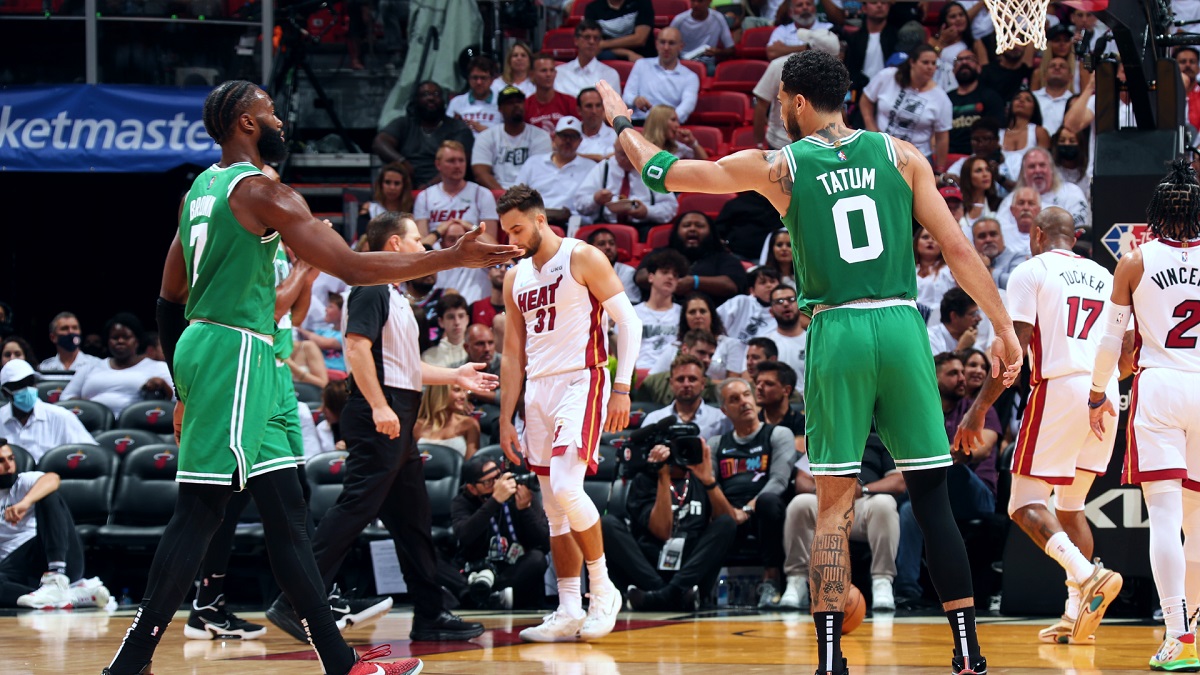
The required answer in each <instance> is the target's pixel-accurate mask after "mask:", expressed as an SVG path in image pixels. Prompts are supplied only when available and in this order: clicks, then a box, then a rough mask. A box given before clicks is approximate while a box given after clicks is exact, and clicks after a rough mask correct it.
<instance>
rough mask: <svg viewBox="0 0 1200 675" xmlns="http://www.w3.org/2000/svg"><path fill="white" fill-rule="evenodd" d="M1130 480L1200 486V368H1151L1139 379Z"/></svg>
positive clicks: (1126, 475)
mask: <svg viewBox="0 0 1200 675" xmlns="http://www.w3.org/2000/svg"><path fill="white" fill-rule="evenodd" d="M1129 420H1130V422H1129V426H1128V436H1129V438H1128V439H1127V447H1126V450H1125V470H1124V471H1123V472H1122V474H1123V475H1122V479H1123V480H1124V482H1126V483H1132V484H1134V485H1140V484H1142V483H1144V482H1149V481H1156V480H1177V479H1178V480H1182V481H1183V486H1184V487H1185V488H1188V489H1189V490H1197V491H1200V373H1192V372H1186V371H1181V370H1173V369H1171V368H1148V369H1146V370H1143V371H1142V372H1140V373H1138V374H1137V376H1135V377H1134V378H1133V390H1132V392H1131V395H1130V401H1129Z"/></svg>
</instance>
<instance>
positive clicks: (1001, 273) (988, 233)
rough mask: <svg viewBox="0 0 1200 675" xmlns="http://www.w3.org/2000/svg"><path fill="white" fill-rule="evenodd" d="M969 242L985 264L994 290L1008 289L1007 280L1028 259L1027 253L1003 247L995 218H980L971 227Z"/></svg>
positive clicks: (998, 222) (1002, 239) (1002, 235)
mask: <svg viewBox="0 0 1200 675" xmlns="http://www.w3.org/2000/svg"><path fill="white" fill-rule="evenodd" d="M971 235H972V236H971V241H972V242H974V244H975V250H976V251H978V252H979V255H981V256H983V258H984V259H985V260H986V262H987V267H988V271H989V272H991V273H992V280H993V281H995V282H996V288H999V289H1000V290H1004V289H1006V288H1008V278H1009V277H1010V276H1012V272H1013V270H1015V269H1016V268H1017V265H1020V264H1021V263H1023V262H1025V261H1026V260H1028V259H1029V255H1028V253H1025V252H1023V251H1021V250H1019V249H1018V250H1014V249H1010V248H1008V247H1007V246H1005V245H1004V234H1003V233H1002V232H1001V231H1000V221H998V220H996V219H995V218H980V219H979V220H977V221H975V224H974V225H972V226H971Z"/></svg>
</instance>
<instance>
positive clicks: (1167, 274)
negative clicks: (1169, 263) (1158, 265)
mask: <svg viewBox="0 0 1200 675" xmlns="http://www.w3.org/2000/svg"><path fill="white" fill-rule="evenodd" d="M1150 280H1151V281H1153V282H1154V285H1156V286H1158V289H1159V290H1160V291H1161V290H1164V289H1166V288H1167V287H1168V286H1176V285H1178V284H1187V285H1189V286H1200V267H1180V268H1178V270H1176V268H1173V267H1168V268H1166V269H1165V270H1163V271H1161V272H1159V273H1158V274H1155V275H1154V276H1152V277H1150Z"/></svg>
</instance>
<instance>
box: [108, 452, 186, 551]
mask: <svg viewBox="0 0 1200 675" xmlns="http://www.w3.org/2000/svg"><path fill="white" fill-rule="evenodd" d="M178 457H179V448H177V447H175V446H174V445H167V444H157V445H146V446H142V447H140V448H137V449H136V450H133V451H131V452H130V453H129V455H128V456H127V457H125V461H123V462H121V469H120V471H119V472H118V477H117V489H116V492H115V493H114V494H113V501H112V512H111V513H110V515H109V517H108V523H107V524H106V525H103V526H101V527H100V529H99V531H98V532H97V533H96V541H97V543H98V544H100V545H101V546H105V547H111V548H115V549H119V550H122V551H128V550H133V549H138V550H143V551H153V550H155V549H156V548H157V547H158V543H159V541H160V540H161V539H162V534H163V531H164V530H165V529H166V525H167V522H168V521H169V520H170V519H171V514H172V513H174V511H175V500H176V497H177V496H178V495H179V484H178V483H176V482H175V470H176V469H177V468H178V462H177V459H178Z"/></svg>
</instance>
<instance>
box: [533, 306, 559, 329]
mask: <svg viewBox="0 0 1200 675" xmlns="http://www.w3.org/2000/svg"><path fill="white" fill-rule="evenodd" d="M555 314H556V312H555V310H554V307H543V308H541V309H539V310H538V311H537V314H536V315H535V316H536V317H537V323H535V324H533V332H535V333H545V332H547V331H552V330H554V315H555ZM547 316H549V318H550V321H549V322H547V321H546V317H547Z"/></svg>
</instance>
